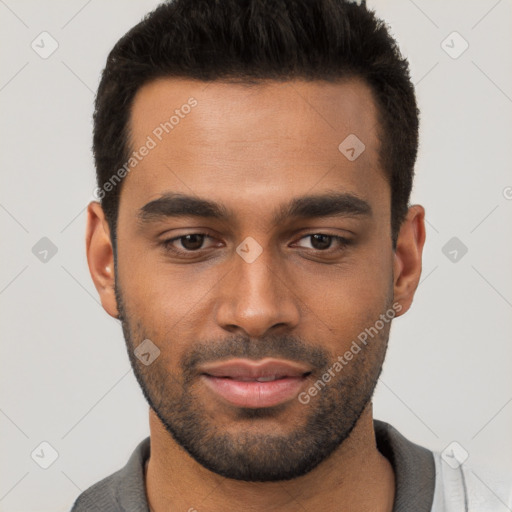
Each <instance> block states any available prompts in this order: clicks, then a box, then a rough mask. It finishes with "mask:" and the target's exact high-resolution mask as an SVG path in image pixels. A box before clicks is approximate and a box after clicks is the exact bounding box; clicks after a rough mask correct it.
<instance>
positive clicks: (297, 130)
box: [121, 78, 388, 206]
mask: <svg viewBox="0 0 512 512" xmlns="http://www.w3.org/2000/svg"><path fill="white" fill-rule="evenodd" d="M377 129H378V126H377V110H376V105H375V102H374V99H373V96H372V92H371V89H370V88H369V87H368V86H367V85H366V84H365V83H364V82H362V81H361V80H357V79H350V80H345V81H340V82H338V83H327V82H319V81H309V82H308V81H300V80H294V81H289V82H275V81H266V82H259V83H257V84H253V85H247V84H239V83H238V84H237V83H226V82H220V81H213V82H199V81H194V80H185V79H175V78H164V79H158V80H155V81H152V82H150V83H148V84H146V85H145V86H144V87H142V88H141V89H140V90H139V91H138V92H137V94H136V96H135V98H134V101H133V105H132V110H131V117H130V132H131V140H130V146H131V147H130V149H131V150H133V151H136V152H139V156H138V158H137V159H136V160H133V162H132V163H133V164H135V165H134V166H133V167H132V168H131V171H130V172H129V173H128V175H127V177H126V183H125V184H124V185H123V193H122V194H121V203H125V204H126V203H129V204H132V205H137V204H138V205H139V206H142V203H144V202H147V201H149V200H152V199H155V198H157V197H158V196H159V195H161V194H163V193H165V192H181V193H186V194H195V195H198V196H202V197H206V196H208V197H210V198H213V199H216V200H218V201H220V202H226V200H227V199H229V200H230V201H236V200H237V199H240V200H246V201H253V202H254V204H255V205H259V206H263V205H264V204H270V203H272V202H273V203H276V202H279V198H280V197H282V196H283V195H286V196H290V195H300V194H304V193H305V192H306V191H311V192H316V193H320V192H324V191H331V190H337V191H340V192H352V193H354V194H356V195H359V196H366V197H368V196H372V195H373V196H375V195H376V194H377V197H376V198H375V197H374V202H375V200H378V199H379V198H378V195H379V193H380V195H382V196H386V195H388V190H387V180H386V179H385V178H384V174H383V172H382V170H381V169H380V166H379V156H378V153H379V150H380V147H379V144H380V143H379V139H378V134H377ZM345 141H347V142H345ZM340 144H341V147H340ZM363 145H364V146H363ZM144 147H147V148H149V149H148V150H142V148H144ZM352 148H355V151H356V152H360V151H361V148H364V151H363V152H362V153H361V154H360V156H359V157H357V158H356V159H355V160H354V159H353V158H348V157H353V154H354V151H352ZM340 149H341V150H340ZM347 149H348V150H349V152H348V153H347V152H346V150H347ZM141 150H142V151H141ZM140 153H144V156H142V157H141V156H140ZM356 156H357V155H356ZM383 187H384V192H385V193H384V194H383V193H382V191H383ZM382 200H383V201H384V203H386V202H387V201H386V199H385V198H384V197H383V198H382Z"/></svg>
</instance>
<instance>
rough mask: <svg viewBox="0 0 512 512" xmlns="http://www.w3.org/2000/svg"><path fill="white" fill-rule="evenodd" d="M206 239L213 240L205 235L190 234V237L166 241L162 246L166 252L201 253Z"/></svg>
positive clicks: (184, 236) (185, 236)
mask: <svg viewBox="0 0 512 512" xmlns="http://www.w3.org/2000/svg"><path fill="white" fill-rule="evenodd" d="M206 239H212V237H210V236H208V235H206V234H204V233H190V234H188V235H182V236H178V237H176V238H170V239H169V240H164V241H163V242H162V245H163V246H164V247H165V249H166V250H168V251H170V252H176V253H185V252H195V251H199V250H200V249H204V247H203V244H204V242H205V240H206ZM212 240H213V239H212Z"/></svg>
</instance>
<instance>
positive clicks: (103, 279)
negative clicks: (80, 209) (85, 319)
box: [85, 201, 119, 318]
mask: <svg viewBox="0 0 512 512" xmlns="http://www.w3.org/2000/svg"><path fill="white" fill-rule="evenodd" d="M85 245H86V251H87V263H88V265H89V272H90V273H91V277H92V280H93V281H94V286H96V290H98V293H99V295H100V299H101V305H102V306H103V309H104V310H105V311H106V312H107V313H108V314H109V315H110V316H112V317H114V318H118V316H119V312H118V310H117V301H116V296H115V291H114V283H115V274H114V251H113V248H112V243H111V240H110V230H109V228H108V223H107V221H106V218H105V214H104V212H103V208H102V207H101V205H100V203H98V202H97V201H92V202H90V203H89V205H88V206H87V228H86V234H85Z"/></svg>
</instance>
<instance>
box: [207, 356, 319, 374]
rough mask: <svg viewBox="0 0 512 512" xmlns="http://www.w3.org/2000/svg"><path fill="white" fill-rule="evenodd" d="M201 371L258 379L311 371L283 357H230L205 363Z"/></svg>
mask: <svg viewBox="0 0 512 512" xmlns="http://www.w3.org/2000/svg"><path fill="white" fill-rule="evenodd" d="M200 371H201V373H203V374H206V375H210V376H211V377H230V378H232V379H258V378H261V377H303V376H304V375H306V374H308V373H311V370H310V368H309V367H308V366H306V365H304V364H301V363H298V362H295V361H285V360H283V359H270V358H266V359H262V360H260V361H251V360H249V359H231V360H229V361H224V362H219V363H209V364H208V363H207V364H204V365H202V366H201V368H200Z"/></svg>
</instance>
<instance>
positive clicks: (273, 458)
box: [86, 78, 425, 512]
mask: <svg viewBox="0 0 512 512" xmlns="http://www.w3.org/2000/svg"><path fill="white" fill-rule="evenodd" d="M190 97H193V98H194V99H195V100H197V106H195V107H194V108H193V109H191V111H190V113H188V114H187V115H186V116H184V117H183V118H180V121H179V124H177V125H176V126H175V127H174V129H173V130H172V132H170V133H169V134H164V136H163V137H162V140H161V141H158V143H157V145H156V147H155V148H154V149H152V150H151V151H150V152H149V153H148V155H147V156H145V157H144V158H143V159H142V161H140V162H139V163H138V164H137V166H136V167H135V168H134V169H133V170H132V171H131V172H130V173H129V174H128V175H127V177H126V179H125V182H124V183H123V185H122V193H121V201H120V208H119V216H118V228H117V235H118V244H117V250H118V257H117V264H116V265H115V264H114V255H113V250H112V244H111V240H110V233H109V229H108V225H107V223H106V220H105V217H104V214H103V211H102V209H101V206H100V205H99V203H96V202H92V203H90V205H89V208H88V227H87V234H86V246H87V257H88V262H89V269H90V272H91V275H92V278H93V280H94V283H95V286H96V288H97V290H98V292H99V294H100V297H101V301H102V305H103V307H104V309H105V310H106V311H107V313H108V314H110V315H111V316H113V317H115V318H120V320H121V321H122V327H123V332H124V336H125V339H126V343H127V349H128V354H129V356H130V360H131V362H132V365H133V367H134V372H135V375H136V377H137V379H138V381H139V383H140V384H141V387H142V389H143V392H144V394H145V396H146V398H147V399H148V402H149V404H150V406H151V407H150V413H149V421H150V434H151V458H150V462H149V465H148V473H147V480H146V486H147V495H148V500H149V503H150V505H151V507H152V509H153V510H154V511H156V512H160V511H163V510H170V509H173V510H174V509H176V510H190V509H192V510H193V509H194V508H195V509H197V510H198V511H199V512H200V511H201V510H208V511H210V512H216V511H237V510H248V511H263V510H264V511H270V510H280V511H285V512H286V511H295V510H298V509H301V508H300V507H301V506H302V507H304V508H305V509H307V510H314V509H318V508H320V507H321V509H322V510H325V511H327V512H328V511H334V510H337V511H339V510H351V511H359V510H361V511H363V510H375V511H390V510H392V505H393V499H394V485H395V480H394V474H393V470H392V467H391V465H390V463H389V462H388V461H387V459H386V458H385V457H383V456H382V455H381V454H380V452H378V450H377V448H376V444H375V434H374V430H373V423H372V407H371V395H372V393H373V390H374V387H375V385H376V382H377V379H378V375H379V373H380V370H381V367H382V362H383V360H384V356H385V352H386V346H387V340H388V336H389V329H390V323H386V324H385V326H384V327H383V328H382V329H380V330H379V333H378V335H376V336H375V337H374V338H373V339H372V340H371V341H370V342H369V343H368V344H367V345H366V346H364V348H363V349H362V350H361V352H359V353H358V354H356V355H354V357H353V359H352V360H351V361H349V362H348V363H347V364H346V366H344V367H343V370H341V371H340V372H338V374H336V377H334V378H332V380H331V381H330V382H329V383H328V384H327V385H326V387H325V388H324V389H322V390H321V391H319V392H318V394H317V395H316V396H314V397H312V398H311V401H310V402H309V403H308V404H303V403H300V402H299V401H298V400H297V399H293V400H290V401H288V402H286V403H285V404H281V405H279V406H276V407H270V408H266V409H247V408H241V407H235V406H232V405H229V404H227V403H225V402H223V401H222V399H220V398H219V397H217V396H216V395H214V394H213V393H212V392H211V391H210V390H209V389H207V388H206V386H204V384H203V383H202V382H201V380H200V378H199V370H198V366H197V364H194V361H196V362H197V358H196V359H194V356H199V357H202V358H203V359H204V361H213V360H220V359H222V358H224V359H226V358H227V357H228V356H229V355H235V356H238V357H249V358H252V359H256V360H258V359H262V358H264V357H267V356H273V357H278V358H279V357H280V358H283V359H292V360H293V359H294V358H295V359H296V360H299V361H302V362H304V363H306V364H308V365H310V367H311V369H312V373H311V375H310V376H309V377H308V382H307V383H306V384H305V388H304V389H308V388H309V387H310V386H311V385H312V384H313V383H314V382H315V381H317V379H318V378H321V376H322V374H323V373H324V372H325V370H326V369H327V368H329V367H332V365H333V364H334V362H335V361H336V360H337V358H338V356H340V355H343V354H344V353H345V352H346V351H347V350H349V349H350V346H351V344H352V342H353V340H356V339H357V336H358V335H359V334H360V333H361V332H363V331H364V330H365V329H366V328H368V327H370V326H374V325H375V322H376V321H377V320H378V319H379V315H381V314H383V313H385V312H386V311H387V310H389V309H390V308H391V307H392V305H395V307H396V309H399V311H398V312H397V313H396V316H399V315H401V314H404V313H405V312H406V311H407V310H408V309H409V307H410V305H411V302H412V300H413V296H414V292H415V290H416V288H417V286H418V282H419V278H420V274H421V255H422V250H423V244H424V241H425V227H424V213H425V212H424V209H423V207H421V206H419V205H414V206H411V207H410V209H409V213H408V215H407V218H406V220H405V221H404V223H403V225H402V227H401V231H400V234H399V238H398V242H397V247H396V250H395V251H393V248H392V241H391V227H390V226H391V219H390V208H391V192H390V187H389V184H388V182H387V180H386V178H385V175H384V173H383V170H382V169H381V168H380V166H379V160H378V154H379V151H380V143H379V139H378V134H377V121H376V120H377V115H376V113H377V111H376V105H375V103H374V100H373V97H372V93H371V90H370V89H369V88H368V87H367V86H366V85H365V84H364V83H363V82H361V81H359V80H356V79H351V80H348V81H343V82H340V83H336V84H333V83H324V82H304V81H298V80H297V81H293V82H284V83H277V82H266V83H262V84H258V85H256V86H252V87H248V86H245V85H241V84H233V83H221V82H211V83H208V84H205V83H202V82H195V81H189V80H182V79H170V78H169V79H159V80H156V81H153V82H150V83H149V84H147V85H145V86H144V87H143V88H141V89H140V90H139V92H138V93H137V95H136V97H135V100H134V104H133V109H132V116H131V129H132V146H133V148H132V149H136V148H139V147H140V146H141V145H143V144H144V143H145V141H146V140H147V137H148V135H149V136H151V134H152V133H153V131H154V129H155V128H156V127H157V126H159V125H160V123H162V122H163V121H165V120H167V119H168V118H169V117H170V115H172V114H173V112H174V110H175V109H179V108H180V106H182V105H183V104H185V103H187V100H188V99H189V98H190ZM349 134H356V135H357V137H358V138H359V139H360V140H362V141H363V142H364V144H365V146H366V149H365V151H364V152H363V153H362V154H361V155H360V156H359V157H358V158H357V159H356V160H355V161H349V160H348V159H347V158H346V157H345V156H344V155H343V154H342V153H341V152H340V151H339V150H338V145H339V144H340V143H341V142H342V141H343V140H344V139H345V137H347V136H348V135H349ZM153 138H154V137H153ZM333 192H336V193H349V194H352V195H354V196H357V197H358V198H360V199H363V200H364V201H366V202H367V203H368V204H369V205H370V207H371V215H352V214H345V215H341V216H324V217H311V216H309V217H300V218H297V217H290V218H284V219H281V220H280V222H279V223H275V222H274V216H275V214H276V212H278V211H279V209H280V208H281V207H282V206H283V205H285V204H287V203H288V202H289V201H291V200H293V199H294V198H297V197H300V196H304V195H313V194H314V195H318V194H326V193H333ZM164 193H180V194H187V195H192V196H195V197H200V198H203V199H208V200H210V201H215V202H217V203H219V204H221V205H223V206H225V207H226V208H227V209H228V210H229V212H230V216H229V217H228V218H226V219H223V220H221V219H211V218H203V217H201V218H197V217H194V216H181V217H174V218H159V219H153V221H152V222H149V223H141V222H140V221H139V220H138V217H137V214H138V211H139V210H140V209H141V208H142V207H143V206H144V205H146V204H147V203H149V202H150V201H153V200H155V199H157V198H159V197H161V195H162V194H164ZM193 233H205V234H207V235H209V237H211V238H205V240H204V243H203V245H202V246H201V245H200V244H199V245H200V247H201V248H200V249H199V250H196V252H191V251H190V250H189V252H188V253H187V252H186V250H187V247H188V248H190V247H191V245H185V246H184V245H183V242H182V241H181V242H180V240H176V241H174V242H172V244H171V246H172V247H174V248H175V249H176V250H178V251H181V252H180V253H173V252H169V250H168V249H166V248H165V247H164V245H163V242H164V241H165V240H169V239H171V238H177V237H179V236H185V235H187V234H193ZM315 233H323V234H326V235H331V236H341V237H345V238H348V239H349V240H351V243H350V244H349V245H347V246H340V245H339V244H338V242H337V241H336V240H335V239H327V240H330V241H331V245H330V246H329V244H327V245H328V246H329V247H328V248H327V249H323V250H321V249H319V248H318V247H319V246H318V245H313V241H312V239H311V236H308V235H314V234H315ZM249 236H250V237H252V238H253V239H254V240H256V241H257V243H258V244H259V245H260V246H261V248H262V252H261V254H260V255H259V256H258V257H257V259H256V260H255V261H253V262H252V263H248V262H247V261H245V260H244V259H243V258H241V257H240V255H239V254H238V253H237V252H236V248H237V247H238V246H239V245H240V243H241V242H242V241H243V240H244V239H245V238H246V237H249ZM182 240H183V239H182ZM323 240H324V241H325V239H323ZM189 242H190V240H189ZM144 339H150V340H152V342H153V343H154V344H155V345H156V346H157V347H158V348H159V350H160V355H159V357H158V358H157V359H156V360H155V361H154V362H153V363H152V364H151V365H149V366H145V365H144V364H142V363H141V362H140V361H139V360H138V359H137V358H136V357H135V356H134V354H133V350H134V349H135V348H136V347H137V346H138V345H139V344H140V343H141V342H142V341H143V340H144ZM204 361H203V362H204ZM183 446H184V447H185V449H184V447H183ZM246 480H260V481H246ZM265 480H266V481H265ZM272 480H274V481H272ZM299 504H300V505H299Z"/></svg>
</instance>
